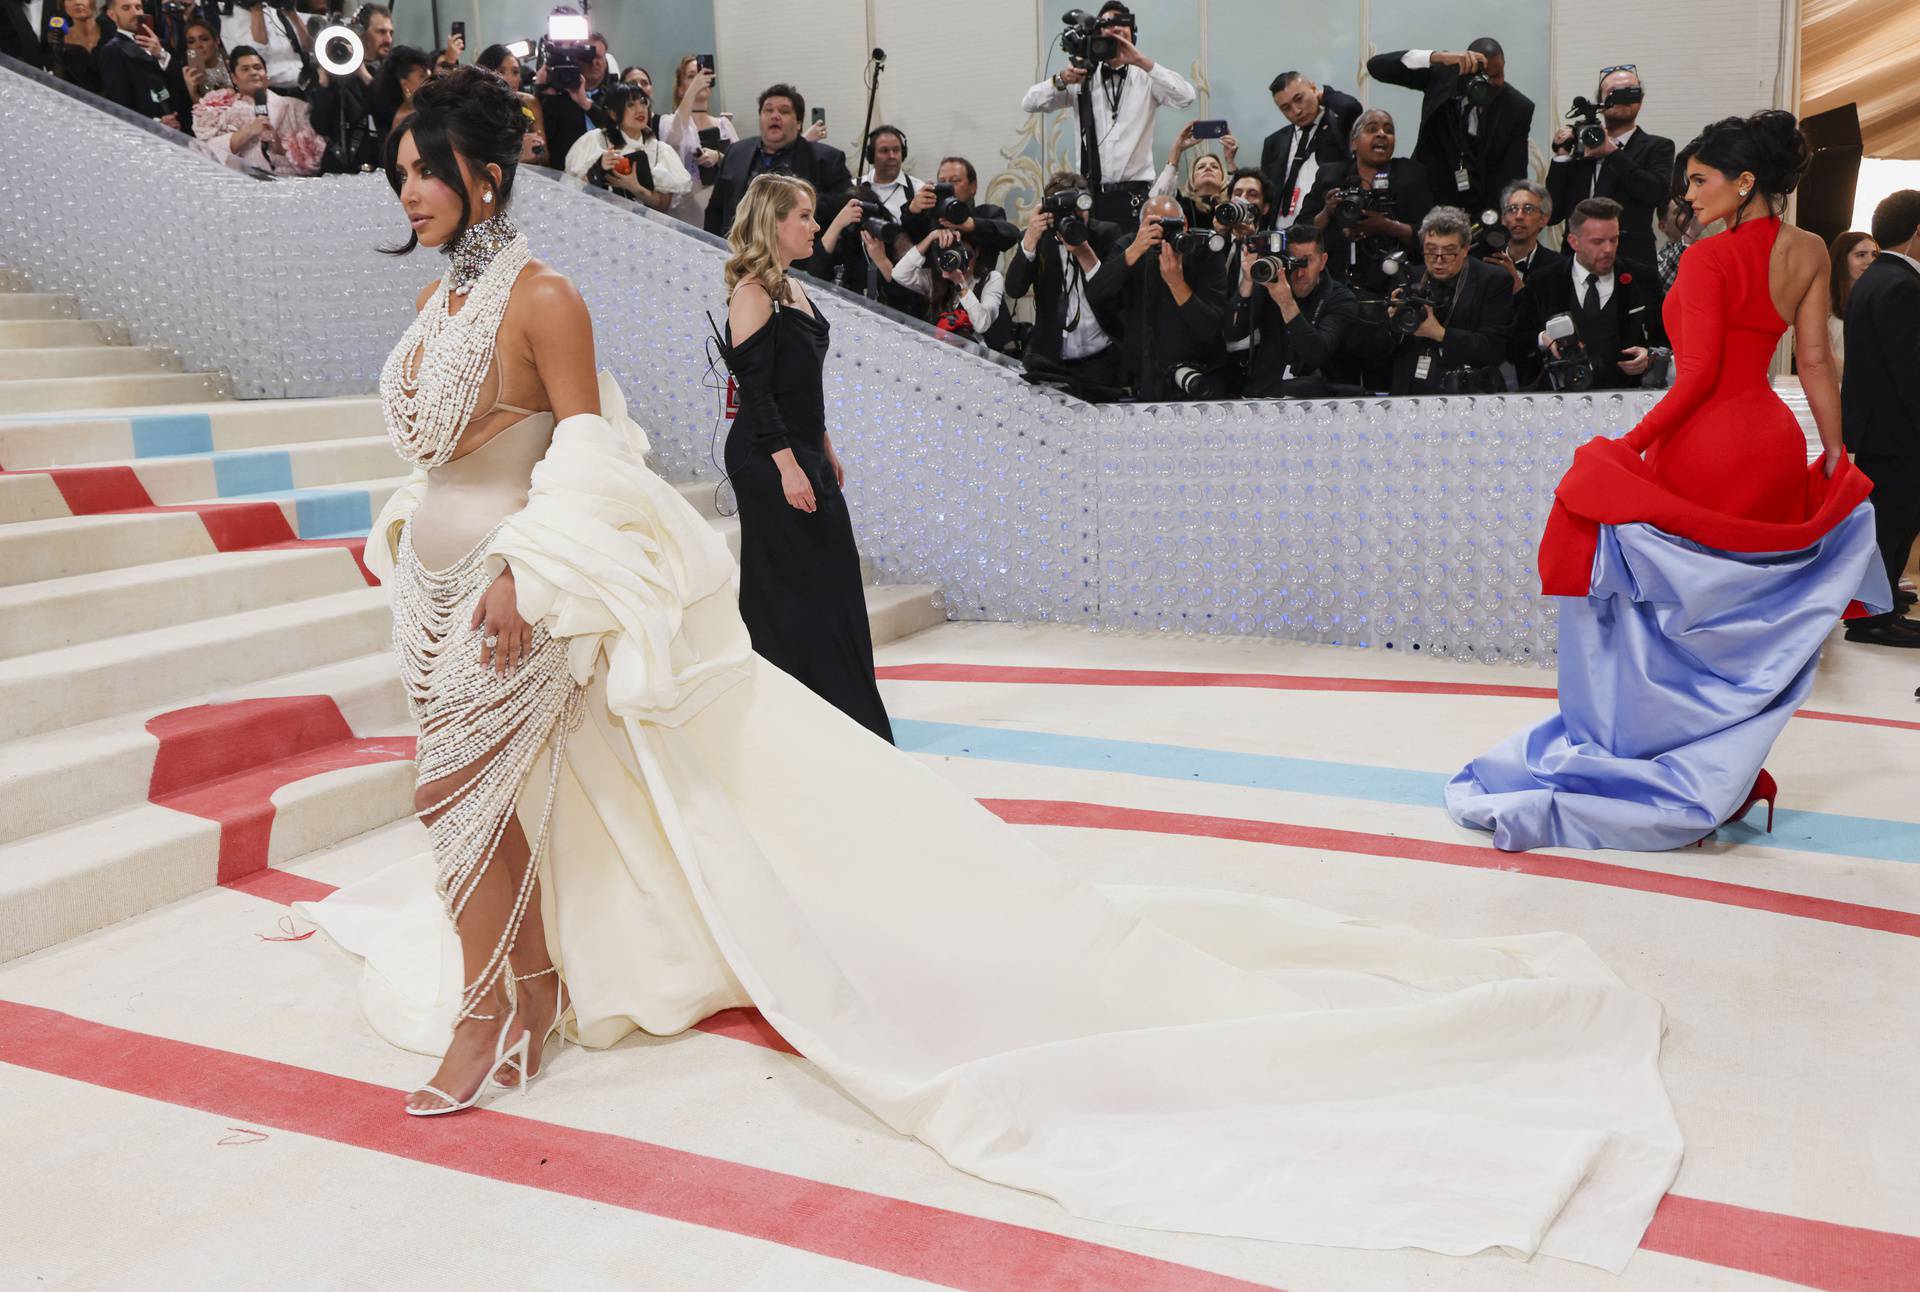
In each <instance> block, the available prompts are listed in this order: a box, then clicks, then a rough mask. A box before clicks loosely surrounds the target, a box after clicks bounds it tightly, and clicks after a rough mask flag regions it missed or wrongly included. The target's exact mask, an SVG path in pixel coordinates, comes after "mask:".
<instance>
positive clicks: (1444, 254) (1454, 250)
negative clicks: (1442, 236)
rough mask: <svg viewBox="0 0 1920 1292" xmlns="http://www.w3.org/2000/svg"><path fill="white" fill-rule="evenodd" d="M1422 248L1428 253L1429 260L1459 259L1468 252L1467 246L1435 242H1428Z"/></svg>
mask: <svg viewBox="0 0 1920 1292" xmlns="http://www.w3.org/2000/svg"><path fill="white" fill-rule="evenodd" d="M1421 250H1422V251H1424V252H1425V253H1426V256H1427V259H1428V260H1457V259H1458V258H1459V257H1461V256H1464V255H1466V254H1467V249H1466V248H1465V247H1461V246H1453V247H1443V246H1441V245H1439V244H1438V243H1433V242H1429V243H1427V244H1426V245H1425V246H1424V247H1422V248H1421Z"/></svg>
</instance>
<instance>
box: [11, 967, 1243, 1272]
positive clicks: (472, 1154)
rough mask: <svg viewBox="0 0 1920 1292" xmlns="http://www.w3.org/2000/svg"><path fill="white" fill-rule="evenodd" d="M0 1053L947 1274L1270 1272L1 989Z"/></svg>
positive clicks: (693, 1220)
mask: <svg viewBox="0 0 1920 1292" xmlns="http://www.w3.org/2000/svg"><path fill="white" fill-rule="evenodd" d="M0 1060H4V1061H5V1062H8V1063H12V1064H16V1065H18V1066H20V1067H23V1068H29V1069H32V1070H34V1071H37V1072H45V1073H49V1074H51V1075H54V1076H59V1077H65V1078H67V1079H69V1080H73V1081H80V1082H84V1083H86V1084H88V1085H93V1086H100V1087H104V1088H106V1089H109V1090H119V1091H123V1092H125V1093H127V1094H131V1095H138V1096H140V1097H142V1098H146V1099H154V1100H158V1101H161V1102H163V1103H169V1104H175V1105H178V1106H181V1107H186V1108H197V1109H200V1110H201V1111H203V1112H207V1113H212V1114H214V1115H216V1116H218V1117H221V1118H225V1119H228V1120H231V1121H235V1122H239V1123H242V1124H246V1125H255V1126H273V1127H277V1128H279V1129H281V1130H285V1131H290V1132H293V1133H295V1134H300V1135H310V1136H314V1137H316V1138H319V1139H325V1140H328V1141H331V1142H333V1143H336V1144H345V1145H349V1146H352V1147H355V1148H361V1149H366V1150H369V1151H371V1152H375V1153H385V1154H387V1155H389V1156H392V1157H397V1158H403V1159H405V1160H407V1161H412V1162H421V1163H425V1164H427V1165H429V1166H438V1167H442V1168H445V1169H446V1170H450V1171H459V1172H461V1173H463V1174H466V1175H472V1176H478V1177H481V1178H484V1179H489V1180H499V1181H501V1182H503V1183H506V1184H516V1185H521V1186H523V1187H525V1188H530V1189H539V1190H542V1191H544V1192H547V1193H553V1194H560V1195H564V1196H567V1197H574V1198H581V1199H584V1200H586V1201H590V1202H598V1203H601V1204H604V1205H607V1206H614V1207H621V1208H624V1209H626V1210H629V1211H637V1212H642V1213H645V1214H647V1215H652V1216H660V1217H662V1218H664V1219H667V1220H673V1221H678V1222H680V1223H683V1224H689V1225H700V1226H703V1227H705V1228H708V1229H717V1230H721V1231H724V1232H727V1233H733V1234H740V1235H743V1236H745V1237H748V1238H756V1239H760V1240H762V1241H765V1242H771V1243H778V1244H780V1245H781V1246H783V1247H791V1248H794V1249H797V1250H799V1251H806V1252H813V1253H816V1254H817V1255H821V1256H827V1257H831V1258H833V1259H835V1260H841V1261H847V1262H850V1263H852V1264H856V1265H864V1266H867V1267H868V1268H870V1269H876V1270H883V1271H886V1272H887V1273H891V1274H897V1275H899V1276H901V1277H903V1278H913V1279H922V1280H925V1281H926V1282H929V1283H937V1284H940V1285H942V1286H944V1287H951V1288H965V1289H975V1290H977V1292H1006V1290H1007V1289H1010V1288H1048V1289H1061V1290H1066V1289H1085V1290H1086V1292H1095V1290H1096V1289H1111V1288H1121V1287H1125V1288H1152V1289H1154V1290H1155V1292H1215V1290H1216V1289H1217V1290H1219V1292H1228V1290H1229V1289H1233V1290H1249V1292H1250V1290H1251V1289H1256V1288H1262V1287H1265V1286H1266V1285H1263V1284H1257V1283H1248V1282H1244V1281H1242V1280H1240V1279H1234V1278H1228V1277H1226V1276H1225V1275H1221V1274H1214V1273H1211V1272H1209V1271H1206V1270H1200V1269H1195V1268H1193V1267H1191V1266H1187V1265H1177V1264H1175V1263H1173V1262H1171V1261H1162V1260H1156V1259H1154V1258H1153V1257H1149V1256H1138V1255H1135V1254H1133V1253H1131V1252H1124V1251H1121V1250H1119V1249H1117V1248H1113V1247H1104V1246H1101V1245H1100V1244H1098V1243H1090V1242H1085V1241H1082V1240H1080V1239H1074V1238H1066V1237H1062V1236H1061V1235H1058V1234H1051V1233H1048V1232H1046V1231H1044V1230H1039V1229H1029V1228H1026V1227H1024V1226H1021V1225H1011V1224H1006V1223H1004V1222H1001V1221H995V1220H986V1219H983V1218H981V1217H978V1216H969V1215H965V1214H963V1213H961V1212H957V1211H947V1210H943V1209H941V1208H939V1207H929V1206H923V1205H921V1204H919V1203H914V1202H906V1201H903V1200H902V1199H899V1198H889V1197H885V1196H883V1195H881V1194H877V1193H867V1192H865V1191H863V1190H859V1189H848V1188H844V1187H841V1186H839V1185H833V1184H825V1183H822V1182H821V1181H818V1180H809V1179H806V1178H804V1177H801V1176H796V1175H788V1174H786V1173H784V1172H780V1171H770V1170H766V1169H764V1168H761V1167H755V1166H747V1165H744V1164H742V1163H738V1162H728V1161H725V1160H723V1159H720V1158H714V1157H707V1156H704V1155H701V1154H698V1153H688V1152H685V1151H682V1150H680V1149H673V1148H667V1147H665V1146H663V1145H659V1144H649V1143H646V1142H645V1141H642V1140H635V1139H627V1138H625V1137H622V1136H619V1135H609V1134H605V1133H602V1132H597V1131H584V1130H578V1129H575V1128H573V1127H569V1126H561V1125H556V1124H554V1123H551V1122H543V1121H538V1120H535V1119H533V1118H530V1117H517V1116H513V1115H512V1114H509V1113H503V1112H495V1111H493V1110H492V1109H491V1108H481V1109H477V1110H475V1111H473V1112H469V1113H464V1114H462V1115H461V1116H460V1119H459V1125H458V1126H457V1127H448V1126H445V1125H440V1124H437V1123H436V1122H435V1121H432V1120H428V1119H423V1118H418V1117H408V1116H406V1115H405V1114H404V1113H402V1111H401V1107H400V1103H401V1096H400V1092H399V1091H396V1090H390V1089H388V1088H386V1087H385V1086H376V1085H371V1084H368V1083H366V1082H363V1081H352V1080H348V1079H347V1078H345V1077H336V1076H331V1075H328V1074H326V1073H321V1072H312V1071H308V1070H307V1069H304V1068H297V1067H293V1066H291V1065H288V1064H284V1063H274V1062H271V1061H269V1060H266V1059H256V1058H252V1057H250V1056H247V1055H241V1054H234V1053H231V1052H230V1051H226V1050H216V1049H212V1048H209V1047H206V1046H199V1045H189V1044H186V1043H184V1042H181V1041H173V1040H168V1039H167V1038H165V1037H158V1036H148V1035H145V1034H143V1033H140V1032H131V1031H127V1030H124V1029H122V1028H117V1027H109V1026H107V1025H105V1024H102V1023H94V1022H89V1021H87V1020H84V1019H79V1018H75V1017H73V1016H72V1015H70V1014H63V1013H59V1012H57V1011H54V1010H50V1009H40V1008H37V1007H35V1006H31V1005H23V1004H19V1003H16V1002H12V1001H0Z"/></svg>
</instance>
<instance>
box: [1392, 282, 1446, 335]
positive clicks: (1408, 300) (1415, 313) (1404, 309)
mask: <svg viewBox="0 0 1920 1292" xmlns="http://www.w3.org/2000/svg"><path fill="white" fill-rule="evenodd" d="M1452 304H1453V284H1452V283H1451V282H1441V281H1440V280H1438V279H1435V278H1428V279H1424V280H1422V281H1420V282H1417V283H1415V284H1413V286H1411V287H1409V288H1407V289H1406V294H1405V295H1403V296H1400V297H1398V298H1397V299H1395V300H1393V301H1392V302H1390V303H1389V304H1388V306H1387V326H1388V327H1391V328H1392V329H1393V330H1394V331H1396V332H1398V333H1400V334H1401V335H1402V336H1412V335H1413V334H1414V333H1415V332H1418V331H1419V330H1420V324H1421V323H1422V322H1424V321H1425V319H1426V313H1425V311H1426V309H1427V307H1429V306H1431V307H1432V308H1433V312H1434V313H1436V314H1438V313H1440V312H1441V311H1442V310H1444V309H1446V308H1447V307H1448V306H1450V305H1452Z"/></svg>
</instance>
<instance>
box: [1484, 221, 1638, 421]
mask: <svg viewBox="0 0 1920 1292" xmlns="http://www.w3.org/2000/svg"><path fill="white" fill-rule="evenodd" d="M1567 250H1568V251H1569V252H1571V253H1572V259H1571V260H1570V261H1567V262H1564V263H1562V264H1559V265H1556V266H1554V267H1553V268H1552V269H1547V270H1543V271H1541V272H1540V273H1537V274H1535V275H1534V276H1533V277H1532V278H1529V279H1528V280H1527V288H1526V290H1525V291H1523V292H1521V293H1520V295H1519V297H1518V298H1517V299H1516V300H1515V302H1514V322H1513V339H1512V343H1511V347H1510V351H1511V355H1512V358H1513V366H1514V371H1515V372H1516V373H1517V374H1518V375H1519V378H1520V385H1521V388H1522V389H1524V390H1532V389H1535V388H1536V387H1538V386H1539V385H1540V382H1541V378H1542V377H1545V378H1547V379H1548V383H1549V384H1550V386H1551V388H1552V389H1554V390H1631V389H1633V388H1635V387H1637V386H1639V385H1641V384H1642V379H1643V378H1645V377H1646V376H1647V374H1648V372H1649V371H1650V370H1653V372H1654V376H1655V379H1656V381H1658V380H1659V379H1660V378H1662V377H1664V375H1665V372H1664V369H1665V364H1664V363H1656V362H1655V357H1656V351H1660V352H1665V347H1666V344H1667V334H1666V329H1665V328H1664V326H1663V325H1662V323H1661V319H1660V309H1661V306H1662V305H1663V304H1665V302H1666V293H1665V292H1663V291H1662V290H1661V288H1660V275H1659V272H1658V271H1657V270H1655V269H1654V267H1653V266H1652V265H1647V264H1640V263H1638V262H1636V261H1632V260H1629V259H1627V258H1626V257H1625V256H1624V255H1621V254H1620V204H1619V203H1618V202H1616V201H1614V200H1613V199H1612V198H1610V197H1589V198H1586V199H1584V200H1583V201H1580V202H1578V203H1576V204H1575V205H1574V208H1573V211H1572V212H1571V214H1569V215H1568V217H1567ZM1555 320H1558V322H1555ZM1551 333H1567V334H1568V335H1566V336H1565V337H1564V338H1561V337H1556V336H1553V335H1550V334H1551ZM1666 353H1670V352H1666Z"/></svg>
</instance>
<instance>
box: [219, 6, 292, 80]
mask: <svg viewBox="0 0 1920 1292" xmlns="http://www.w3.org/2000/svg"><path fill="white" fill-rule="evenodd" d="M220 43H221V44H223V45H225V46H226V47H227V49H228V50H229V51H233V50H236V49H239V48H240V47H241V46H243V45H244V46H247V47H248V48H250V49H253V50H255V51H257V52H258V53H259V55H260V56H261V57H262V58H263V59H265V60H266V65H267V88H268V89H270V90H272V91H273V92H274V93H275V94H278V95H280V96H282V97H283V98H295V99H304V98H306V97H307V93H306V89H305V88H304V86H305V83H306V79H307V67H308V62H309V60H310V59H311V58H312V56H313V38H312V37H311V36H309V35H308V34H307V28H306V25H305V24H304V23H302V22H300V20H299V19H298V18H297V17H296V16H295V15H294V11H293V7H292V6H291V5H272V4H268V3H267V0H233V4H232V5H231V6H229V9H228V11H225V16H223V17H222V18H221V19H220Z"/></svg>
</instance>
